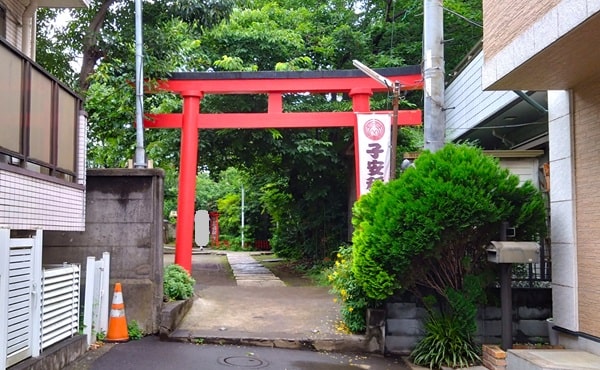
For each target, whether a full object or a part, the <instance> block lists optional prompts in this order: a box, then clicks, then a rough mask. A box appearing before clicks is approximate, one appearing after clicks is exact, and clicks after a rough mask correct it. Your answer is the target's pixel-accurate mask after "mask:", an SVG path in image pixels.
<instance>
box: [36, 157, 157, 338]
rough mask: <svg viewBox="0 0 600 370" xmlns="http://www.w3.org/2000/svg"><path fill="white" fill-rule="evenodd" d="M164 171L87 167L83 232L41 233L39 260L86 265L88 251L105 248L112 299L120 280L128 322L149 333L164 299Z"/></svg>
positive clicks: (93, 252)
mask: <svg viewBox="0 0 600 370" xmlns="http://www.w3.org/2000/svg"><path fill="white" fill-rule="evenodd" d="M163 176H164V174H163V172H162V170H159V169H102V170H89V171H88V176H87V195H86V203H87V214H86V229H85V231H84V232H57V231H53V232H45V233H44V248H43V257H42V258H43V263H62V262H63V261H65V262H70V263H80V264H81V265H82V269H83V270H85V267H86V266H85V261H86V258H87V257H88V256H94V257H96V258H97V259H98V258H100V257H101V256H102V253H103V252H109V253H110V255H111V266H110V269H111V270H110V276H111V279H110V280H111V292H110V298H111V301H112V294H113V292H112V290H113V289H114V283H116V282H120V283H121V285H122V288H123V299H124V301H125V314H126V316H127V320H128V322H130V321H131V320H136V321H137V322H138V324H139V325H140V328H141V329H142V330H144V331H145V332H147V333H155V332H157V331H158V328H159V327H158V325H159V315H160V309H161V306H162V300H163V287H162V275H163V232H162V230H163V228H162V227H163V225H162V223H163ZM82 276H85V271H84V272H82ZM84 286H85V285H84V284H83V283H82V289H83V288H84ZM82 296H83V295H82Z"/></svg>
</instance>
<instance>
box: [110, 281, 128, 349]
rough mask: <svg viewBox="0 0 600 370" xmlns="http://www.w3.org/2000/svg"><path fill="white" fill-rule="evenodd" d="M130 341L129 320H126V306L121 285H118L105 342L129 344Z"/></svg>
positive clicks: (116, 285)
mask: <svg viewBox="0 0 600 370" xmlns="http://www.w3.org/2000/svg"><path fill="white" fill-rule="evenodd" d="M128 340H129V333H128V332H127V319H126V318H125V304H124V303H123V293H122V292H121V283H116V284H115V292H114V294H113V300H112V306H111V308H110V318H109V320H108V332H107V333H106V338H105V341H106V342H127V341H128Z"/></svg>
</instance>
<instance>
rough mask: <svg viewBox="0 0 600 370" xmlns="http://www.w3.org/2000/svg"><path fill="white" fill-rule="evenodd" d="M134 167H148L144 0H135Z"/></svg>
mask: <svg viewBox="0 0 600 370" xmlns="http://www.w3.org/2000/svg"><path fill="white" fill-rule="evenodd" d="M133 167H135V168H146V167H147V165H146V152H145V149H144V64H143V38H142V0H135V160H134V161H133Z"/></svg>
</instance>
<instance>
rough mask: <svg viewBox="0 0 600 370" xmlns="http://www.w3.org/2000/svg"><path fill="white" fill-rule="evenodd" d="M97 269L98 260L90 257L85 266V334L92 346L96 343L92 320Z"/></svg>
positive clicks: (89, 344)
mask: <svg viewBox="0 0 600 370" xmlns="http://www.w3.org/2000/svg"><path fill="white" fill-rule="evenodd" d="M95 269H96V260H95V259H94V257H88V258H87V262H86V266H85V298H84V299H85V300H84V306H83V333H84V334H85V335H86V336H87V344H88V346H91V345H92V343H95V342H96V338H95V336H94V335H93V334H94V333H93V331H92V328H93V326H94V321H93V318H92V312H93V306H94V286H95V285H96V284H95V282H94V275H95V274H94V272H95V271H94V270H95Z"/></svg>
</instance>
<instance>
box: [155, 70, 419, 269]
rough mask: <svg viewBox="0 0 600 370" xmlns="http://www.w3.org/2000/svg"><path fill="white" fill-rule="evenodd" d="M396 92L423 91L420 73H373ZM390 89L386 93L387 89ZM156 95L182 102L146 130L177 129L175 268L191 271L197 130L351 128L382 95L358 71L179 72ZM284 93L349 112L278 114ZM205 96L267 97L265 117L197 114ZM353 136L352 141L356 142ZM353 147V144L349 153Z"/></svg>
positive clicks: (408, 120)
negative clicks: (338, 102) (347, 103)
mask: <svg viewBox="0 0 600 370" xmlns="http://www.w3.org/2000/svg"><path fill="white" fill-rule="evenodd" d="M377 72H378V73H379V74H381V75H383V76H386V77H387V78H389V79H390V80H392V81H399V82H400V85H401V89H402V90H417V89H422V87H423V78H422V75H421V70H420V67H418V66H410V67H402V68H386V69H378V70H377ZM390 88H391V87H390ZM159 89H162V90H166V91H171V92H174V93H177V94H179V95H180V96H181V97H183V113H171V114H157V115H148V119H147V120H146V121H145V122H144V125H145V127H148V128H179V129H181V157H180V166H179V198H178V202H177V216H178V220H177V230H176V246H175V263H177V264H179V265H181V266H182V267H183V268H185V269H186V270H187V271H189V272H191V269H192V237H193V230H194V211H195V204H194V202H195V191H196V189H195V188H196V175H197V164H198V162H197V161H198V158H197V154H198V129H219V128H309V127H343V126H347V127H355V130H356V115H355V114H356V113H364V112H369V111H370V101H369V99H370V97H371V95H373V93H374V92H382V91H386V88H385V87H384V86H382V85H380V84H379V83H378V82H377V81H375V80H373V79H372V78H370V77H368V76H366V75H364V74H363V73H362V72H360V71H358V70H342V71H303V72H181V73H172V74H171V77H170V78H169V79H168V80H165V81H163V82H162V83H160V84H159ZM289 93H321V94H322V93H346V94H349V95H350V96H351V97H352V108H353V112H295V113H286V112H283V95H284V94H289ZM205 94H267V95H268V109H267V112H266V113H214V114H209V113H200V101H201V100H202V98H203V97H204V95H205ZM421 122H422V117H421V111H419V110H401V111H399V114H398V124H400V125H419V124H421ZM356 136H357V135H356V132H355V140H356ZM356 147H358V145H356V143H355V148H356Z"/></svg>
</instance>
